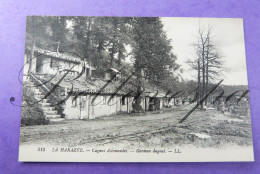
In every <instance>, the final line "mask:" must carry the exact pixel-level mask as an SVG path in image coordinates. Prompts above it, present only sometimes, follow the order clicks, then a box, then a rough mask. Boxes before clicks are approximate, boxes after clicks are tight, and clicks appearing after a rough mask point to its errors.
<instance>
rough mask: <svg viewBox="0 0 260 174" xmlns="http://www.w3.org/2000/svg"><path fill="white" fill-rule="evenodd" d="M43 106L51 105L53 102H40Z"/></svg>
mask: <svg viewBox="0 0 260 174" xmlns="http://www.w3.org/2000/svg"><path fill="white" fill-rule="evenodd" d="M40 104H41V105H42V106H50V105H51V103H46V102H44V103H40Z"/></svg>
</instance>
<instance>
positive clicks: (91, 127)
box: [20, 106, 251, 147]
mask: <svg viewBox="0 0 260 174" xmlns="http://www.w3.org/2000/svg"><path fill="white" fill-rule="evenodd" d="M190 109H191V106H185V107H180V108H172V109H167V110H165V111H164V112H161V113H146V114H136V115H116V116H110V117H102V118H99V119H96V120H66V121H64V122H62V123H60V124H52V125H42V126H30V127H22V128H21V137H20V144H21V145H26V144H51V145H63V146H84V145H91V146H92V145H93V146H97V145H100V146H103V145H104V144H106V145H107V144H108V145H109V144H111V145H118V146H125V147H134V146H140V145H141V144H145V145H146V146H158V145H159V146H170V145H172V144H194V145H197V146H205V147H208V146H212V145H214V146H220V145H223V144H227V143H235V144H239V143H240V144H239V145H250V142H251V141H250V138H251V126H250V119H249V120H248V119H245V118H243V119H240V118H235V119H233V118H230V117H229V116H224V115H221V114H219V113H218V112H217V111H199V110H195V111H194V112H193V113H192V115H191V116H190V117H189V118H188V119H187V120H186V121H185V122H184V123H183V124H177V123H178V121H179V120H180V119H181V118H182V117H183V116H184V115H185V114H186V113H187V112H188V111H189V110H190ZM192 133H203V134H207V135H209V136H210V137H211V138H210V139H209V140H206V141H205V139H201V138H198V137H197V136H194V135H193V134H192Z"/></svg>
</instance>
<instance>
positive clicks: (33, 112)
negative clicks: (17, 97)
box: [21, 88, 49, 126]
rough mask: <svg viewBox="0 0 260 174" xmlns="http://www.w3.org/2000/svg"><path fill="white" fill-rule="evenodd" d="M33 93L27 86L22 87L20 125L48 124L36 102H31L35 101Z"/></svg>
mask: <svg viewBox="0 0 260 174" xmlns="http://www.w3.org/2000/svg"><path fill="white" fill-rule="evenodd" d="M33 96H34V95H33V93H32V92H31V91H30V89H29V88H25V89H23V107H22V118H21V125H22V126H33V125H43V124H48V123H49V120H47V119H46V118H45V117H44V113H43V111H42V110H41V109H40V107H39V105H38V104H32V103H35V102H36V99H35V98H34V97H33Z"/></svg>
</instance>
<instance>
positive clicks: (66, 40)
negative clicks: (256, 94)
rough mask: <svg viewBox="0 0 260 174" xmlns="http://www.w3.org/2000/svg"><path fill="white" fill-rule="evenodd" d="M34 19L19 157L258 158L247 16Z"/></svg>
mask: <svg viewBox="0 0 260 174" xmlns="http://www.w3.org/2000/svg"><path fill="white" fill-rule="evenodd" d="M26 23H27V24H26V40H25V54H24V66H23V67H21V70H20V75H19V80H20V82H21V83H22V84H23V94H22V95H23V101H22V104H21V110H22V114H21V129H20V148H19V161H24V162H27V161H38V162H206V161H207V162H210V161H212V162H214V161H254V155H253V144H252V130H251V118H250V105H249V90H248V82H247V70H246V58H245V44H244V32H243V20H242V19H231V18H173V17H87V16H86V17H83V16H28V17H27V22H26ZM11 101H12V100H11Z"/></svg>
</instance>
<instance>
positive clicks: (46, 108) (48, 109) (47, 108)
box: [42, 106, 55, 111]
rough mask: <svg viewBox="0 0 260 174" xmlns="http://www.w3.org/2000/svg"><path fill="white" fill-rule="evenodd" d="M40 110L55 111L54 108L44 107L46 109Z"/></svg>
mask: <svg viewBox="0 0 260 174" xmlns="http://www.w3.org/2000/svg"><path fill="white" fill-rule="evenodd" d="M42 110H43V111H53V110H55V107H52V106H46V107H42Z"/></svg>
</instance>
